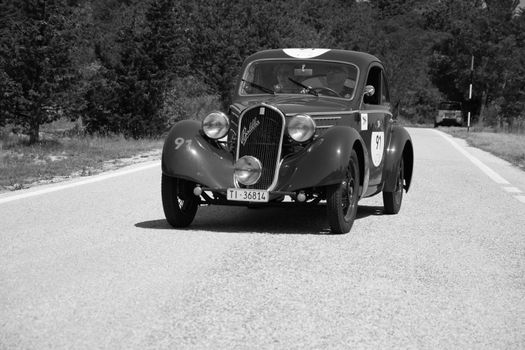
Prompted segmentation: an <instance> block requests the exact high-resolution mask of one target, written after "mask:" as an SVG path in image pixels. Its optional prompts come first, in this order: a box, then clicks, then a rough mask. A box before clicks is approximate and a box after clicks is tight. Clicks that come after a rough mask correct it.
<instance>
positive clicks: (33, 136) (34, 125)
mask: <svg viewBox="0 0 525 350" xmlns="http://www.w3.org/2000/svg"><path fill="white" fill-rule="evenodd" d="M38 141H40V116H38V117H35V119H33V120H32V121H31V124H30V126H29V144H31V145H32V144H34V143H37V142H38Z"/></svg>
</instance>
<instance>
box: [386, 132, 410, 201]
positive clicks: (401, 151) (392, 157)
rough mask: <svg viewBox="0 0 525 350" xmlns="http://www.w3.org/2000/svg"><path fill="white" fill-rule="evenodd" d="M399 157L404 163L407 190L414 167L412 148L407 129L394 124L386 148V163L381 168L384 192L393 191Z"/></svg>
mask: <svg viewBox="0 0 525 350" xmlns="http://www.w3.org/2000/svg"><path fill="white" fill-rule="evenodd" d="M401 157H403V165H404V167H403V170H404V175H405V190H406V191H407V192H408V189H409V187H410V183H411V182H412V172H413V169H414V148H413V145H412V138H411V137H410V134H409V133H408V131H407V130H406V129H405V128H404V127H402V126H399V125H395V126H394V127H393V130H392V136H391V138H390V143H389V145H388V148H387V149H386V163H385V167H384V168H383V171H384V174H383V176H384V179H385V185H384V187H383V190H384V191H386V192H394V191H395V188H396V177H397V169H398V166H399V161H400V160H401Z"/></svg>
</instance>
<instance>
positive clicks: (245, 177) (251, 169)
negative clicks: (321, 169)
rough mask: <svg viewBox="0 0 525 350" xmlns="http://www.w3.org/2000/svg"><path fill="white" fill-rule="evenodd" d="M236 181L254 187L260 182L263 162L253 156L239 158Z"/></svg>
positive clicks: (236, 164)
mask: <svg viewBox="0 0 525 350" xmlns="http://www.w3.org/2000/svg"><path fill="white" fill-rule="evenodd" d="M233 173H234V176H235V179H236V180H237V181H238V182H239V183H241V184H243V185H245V186H249V185H253V184H255V183H257V181H259V178H260V177H261V173H262V164H261V161H260V160H259V159H257V158H255V157H252V156H244V157H241V158H239V160H237V162H236V163H235V167H234V172H233Z"/></svg>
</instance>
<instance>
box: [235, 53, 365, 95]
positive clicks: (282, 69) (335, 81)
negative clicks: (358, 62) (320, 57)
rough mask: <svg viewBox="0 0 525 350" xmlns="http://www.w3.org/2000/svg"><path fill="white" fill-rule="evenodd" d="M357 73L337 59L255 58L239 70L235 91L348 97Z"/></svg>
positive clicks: (246, 93) (240, 92) (253, 93)
mask: <svg viewBox="0 0 525 350" xmlns="http://www.w3.org/2000/svg"><path fill="white" fill-rule="evenodd" d="M357 74H358V69H357V67H356V66H354V65H352V64H345V63H341V62H328V61H315V60H307V61H301V60H261V61H255V62H252V63H251V64H250V65H249V66H247V68H246V70H245V71H244V73H243V76H242V83H241V85H240V91H239V94H240V95H241V96H247V95H260V94H268V93H275V94H312V95H319V96H320V95H324V96H330V97H337V98H345V99H351V98H353V97H354V92H355V84H356V81H357Z"/></svg>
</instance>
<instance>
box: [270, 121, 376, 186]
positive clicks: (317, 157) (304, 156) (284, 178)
mask: <svg viewBox="0 0 525 350" xmlns="http://www.w3.org/2000/svg"><path fill="white" fill-rule="evenodd" d="M352 149H355V150H356V152H357V156H358V158H359V163H360V164H359V168H360V173H361V179H360V182H361V186H362V193H364V192H365V191H366V188H367V187H368V178H369V170H368V169H369V166H368V154H367V150H366V147H365V145H364V142H363V139H362V138H361V136H360V135H359V133H358V132H357V131H356V130H355V129H353V128H350V127H346V126H334V127H332V128H330V129H329V130H327V131H326V132H325V133H324V134H323V135H322V136H321V137H319V138H318V139H317V140H315V141H314V142H313V143H312V144H311V145H310V146H309V147H307V148H306V149H305V150H304V151H302V152H300V153H298V154H295V155H293V156H290V157H288V158H285V159H284V160H283V162H282V164H281V168H280V171H279V182H278V184H279V186H278V187H279V188H278V189H279V190H281V191H290V192H291V191H296V190H298V189H303V188H309V187H320V186H326V185H332V184H336V183H340V182H341V181H343V180H344V178H345V169H346V167H347V166H348V162H349V161H350V153H351V151H352Z"/></svg>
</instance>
